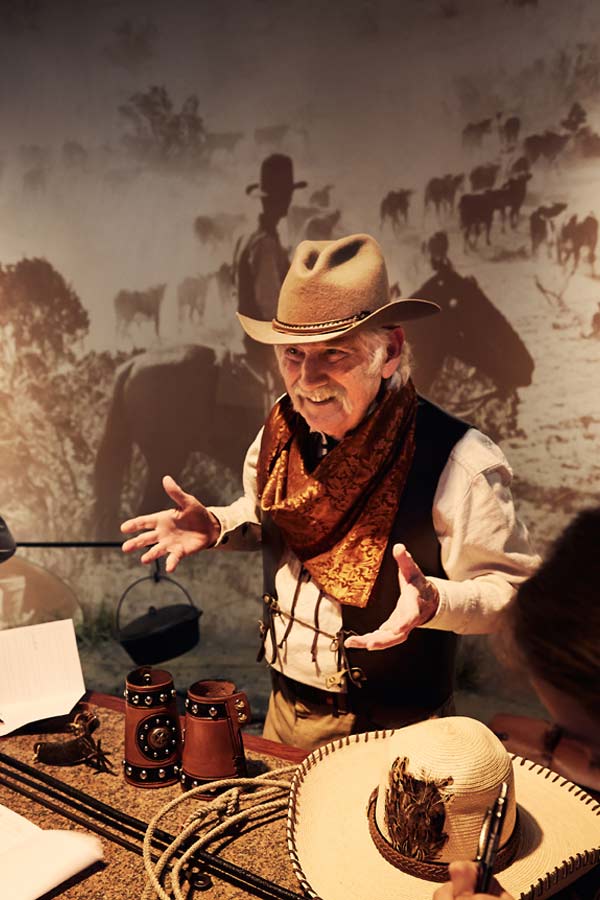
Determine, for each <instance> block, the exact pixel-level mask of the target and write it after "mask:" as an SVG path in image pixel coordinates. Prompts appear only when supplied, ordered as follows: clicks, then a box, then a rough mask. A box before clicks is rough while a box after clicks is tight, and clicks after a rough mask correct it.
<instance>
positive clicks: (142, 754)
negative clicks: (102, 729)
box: [123, 666, 181, 788]
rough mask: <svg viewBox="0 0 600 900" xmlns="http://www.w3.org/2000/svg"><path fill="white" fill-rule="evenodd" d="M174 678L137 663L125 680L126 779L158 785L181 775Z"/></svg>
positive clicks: (132, 781) (155, 786)
mask: <svg viewBox="0 0 600 900" xmlns="http://www.w3.org/2000/svg"><path fill="white" fill-rule="evenodd" d="M175 696H176V694H175V688H174V687H173V678H172V676H171V675H170V674H169V672H166V671H165V670H164V669H153V668H152V667H151V666H140V668H138V669H134V670H133V671H132V672H130V673H129V675H128V676H127V680H126V683H125V758H124V760H123V772H124V775H125V780H126V781H128V782H129V783H130V784H135V785H136V786H137V787H143V788H157V787H162V786H163V785H166V784H174V783H175V782H176V781H178V780H179V777H180V774H179V773H180V760H181V727H180V724H179V714H178V712H177V704H176V700H175Z"/></svg>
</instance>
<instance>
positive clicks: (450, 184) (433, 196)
mask: <svg viewBox="0 0 600 900" xmlns="http://www.w3.org/2000/svg"><path fill="white" fill-rule="evenodd" d="M464 182H465V176H464V173H462V174H459V175H452V174H448V175H442V176H441V177H437V176H435V177H433V178H430V179H429V181H428V182H427V184H426V185H425V192H424V197H423V209H424V213H425V214H427V212H428V211H429V210H430V209H431V207H433V208H434V209H435V213H436V215H437V217H438V219H439V218H440V217H442V216H447V215H449V214H451V213H453V212H454V206H455V203H456V195H457V194H458V192H459V191H461V190H462V187H463V185H464Z"/></svg>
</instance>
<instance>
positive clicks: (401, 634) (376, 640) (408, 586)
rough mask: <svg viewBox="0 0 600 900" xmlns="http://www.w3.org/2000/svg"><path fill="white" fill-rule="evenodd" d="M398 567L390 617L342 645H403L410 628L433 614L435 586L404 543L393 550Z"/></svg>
mask: <svg viewBox="0 0 600 900" xmlns="http://www.w3.org/2000/svg"><path fill="white" fill-rule="evenodd" d="M392 552H393V554H394V559H395V560H396V564H397V566H398V581H399V583H400V596H399V598H398V603H397V604H396V608H395V609H394V611H393V613H392V614H391V616H390V617H389V618H388V619H386V620H385V622H382V623H381V625H380V626H379V628H378V629H377V630H376V631H370V632H368V633H367V634H353V635H352V636H351V637H348V638H346V640H345V642H344V643H345V646H346V647H349V648H351V649H358V650H385V649H387V648H388V647H394V646H395V645H396V644H402V643H404V641H405V640H406V639H407V637H408V636H409V634H410V633H411V631H412V630H413V628H416V627H417V625H423V623H424V622H428V621H429V619H431V617H432V616H433V615H435V613H436V611H437V608H438V606H439V602H440V595H439V593H438V590H437V588H436V587H435V585H433V584H432V583H431V582H430V581H428V580H427V579H426V578H425V576H424V575H423V573H422V572H421V570H420V568H419V567H418V565H417V564H416V563H415V561H414V560H413V558H412V556H411V555H410V553H409V552H408V550H407V549H406V547H405V546H404V544H395V545H394V547H393V550H392Z"/></svg>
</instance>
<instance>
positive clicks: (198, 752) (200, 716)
mask: <svg viewBox="0 0 600 900" xmlns="http://www.w3.org/2000/svg"><path fill="white" fill-rule="evenodd" d="M250 717H251V713H250V704H249V702H248V698H247V696H246V694H244V693H243V692H242V691H237V690H236V687H235V684H233V682H231V681H223V680H215V681H196V682H195V683H194V684H193V685H192V686H191V687H190V688H189V690H188V694H187V699H186V701H185V735H184V741H183V758H182V763H181V784H182V786H183V787H184V788H185V789H186V790H188V789H189V788H192V787H198V786H199V785H201V784H205V783H206V782H208V781H218V780H220V779H222V778H234V777H238V776H245V775H246V757H245V755H244V744H243V741H242V734H241V728H242V727H243V726H244V725H247V724H248V723H249V722H250Z"/></svg>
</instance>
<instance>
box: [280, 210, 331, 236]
mask: <svg viewBox="0 0 600 900" xmlns="http://www.w3.org/2000/svg"><path fill="white" fill-rule="evenodd" d="M322 212H323V210H322V208H321V207H320V206H297V205H293V206H290V208H289V211H288V216H287V223H288V234H289V235H290V237H291V239H292V240H293V241H294V242H297V241H300V240H302V236H303V235H304V230H305V228H306V223H307V222H308V221H310V219H312V218H314V217H315V216H318V215H320V214H321V213H322Z"/></svg>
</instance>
